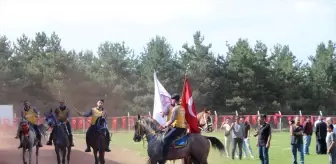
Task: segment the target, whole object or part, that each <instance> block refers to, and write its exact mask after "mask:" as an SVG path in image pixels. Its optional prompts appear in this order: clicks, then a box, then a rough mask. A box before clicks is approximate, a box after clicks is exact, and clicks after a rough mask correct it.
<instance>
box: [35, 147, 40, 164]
mask: <svg viewBox="0 0 336 164" xmlns="http://www.w3.org/2000/svg"><path fill="white" fill-rule="evenodd" d="M39 150H40V147H39V146H38V145H37V146H36V159H35V160H36V164H38V155H39Z"/></svg>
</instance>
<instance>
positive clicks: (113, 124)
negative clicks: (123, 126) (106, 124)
mask: <svg viewBox="0 0 336 164" xmlns="http://www.w3.org/2000/svg"><path fill="white" fill-rule="evenodd" d="M112 130H113V131H114V130H117V118H116V117H112Z"/></svg>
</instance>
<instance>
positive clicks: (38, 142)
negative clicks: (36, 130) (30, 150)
mask: <svg viewBox="0 0 336 164" xmlns="http://www.w3.org/2000/svg"><path fill="white" fill-rule="evenodd" d="M41 138H42V137H41V135H38V136H37V140H38V141H37V146H38V147H43V146H42V144H41Z"/></svg>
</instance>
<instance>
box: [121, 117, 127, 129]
mask: <svg viewBox="0 0 336 164" xmlns="http://www.w3.org/2000/svg"><path fill="white" fill-rule="evenodd" d="M121 120H122V121H121V122H122V125H121V127H122V128H123V129H126V127H127V123H126V120H127V117H126V116H123V117H121Z"/></svg>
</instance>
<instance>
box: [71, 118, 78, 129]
mask: <svg viewBox="0 0 336 164" xmlns="http://www.w3.org/2000/svg"><path fill="white" fill-rule="evenodd" d="M71 127H72V129H74V130H76V129H77V119H76V118H71Z"/></svg>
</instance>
